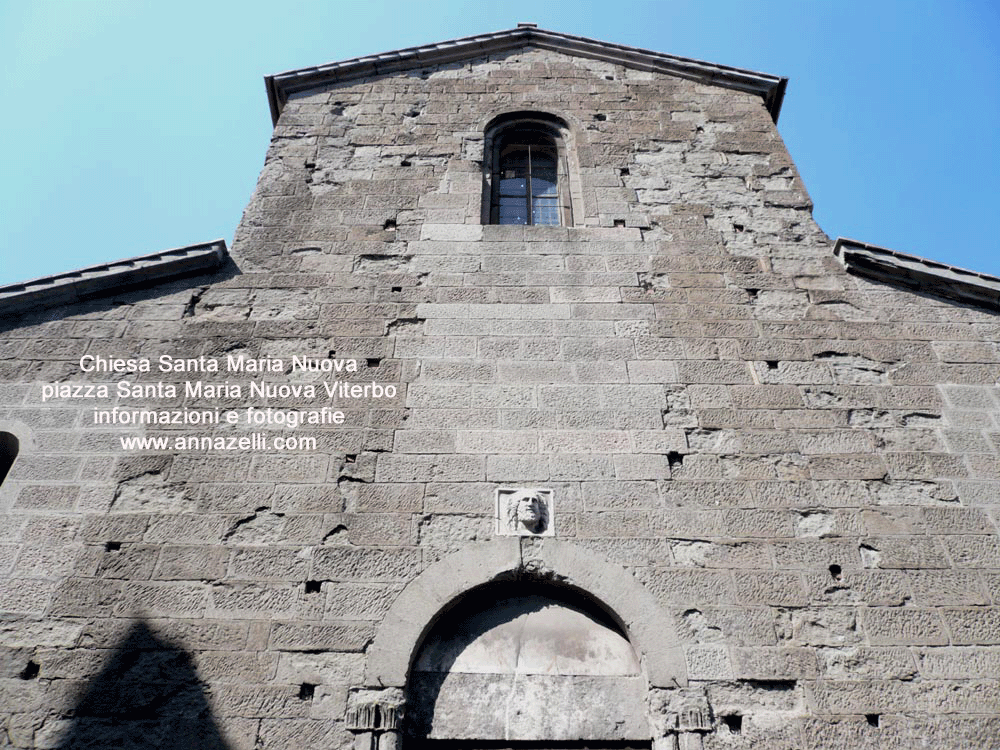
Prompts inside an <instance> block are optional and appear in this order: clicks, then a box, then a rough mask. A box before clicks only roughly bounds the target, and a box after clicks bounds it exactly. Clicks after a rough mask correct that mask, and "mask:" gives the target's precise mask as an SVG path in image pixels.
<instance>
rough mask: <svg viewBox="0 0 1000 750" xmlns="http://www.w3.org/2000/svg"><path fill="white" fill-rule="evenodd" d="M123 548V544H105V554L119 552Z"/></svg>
mask: <svg viewBox="0 0 1000 750" xmlns="http://www.w3.org/2000/svg"><path fill="white" fill-rule="evenodd" d="M121 548H122V543H121V542H105V543H104V551H105V552H117V551H118V550H120V549H121Z"/></svg>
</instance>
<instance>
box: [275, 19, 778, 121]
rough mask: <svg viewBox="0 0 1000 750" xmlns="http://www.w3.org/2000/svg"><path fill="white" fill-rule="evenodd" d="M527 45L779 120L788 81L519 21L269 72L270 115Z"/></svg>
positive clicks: (277, 114)
mask: <svg viewBox="0 0 1000 750" xmlns="http://www.w3.org/2000/svg"><path fill="white" fill-rule="evenodd" d="M528 46H530V47H537V48H540V49H547V50H552V51H554V52H563V53H565V54H567V55H575V56H577V57H587V58H590V59H592V60H602V61H604V62H610V63H615V64H616V65H624V66H626V67H629V68H635V69H637V70H647V71H652V72H655V73H666V74H668V75H673V76H678V77H679V78H686V79H688V80H691V81H697V82H698V83H704V84H709V85H712V86H722V87H724V88H729V89H735V90H736V91H744V92H748V93H751V94H757V95H758V96H760V97H761V98H762V99H763V100H764V104H765V106H766V107H767V111H768V112H770V113H771V118H772V119H773V120H774V121H775V122H777V121H778V113H779V112H780V111H781V101H782V99H783V98H784V96H785V86H786V85H787V83H788V79H787V78H780V77H778V76H772V75H768V74H767V73H757V72H754V71H752V70H743V69H742V68H731V67H729V66H727V65H717V64H716V63H710V62H703V61H701V60H692V59H690V58H687V57H676V56H674V55H665V54H663V53H661V52H652V51H651V50H646V49H638V48H636V47H626V46H624V45H621V44H611V43H609V42H600V41H598V40H596V39H588V38H586V37H582V36H571V35H570V34H560V33H559V32H557V31H546V30H545V29H539V28H537V27H536V26H535V25H534V24H518V26H517V28H513V29H507V30H505V31H495V32H493V33H490V34H480V35H478V36H468V37H463V38H462V39H452V40H449V41H447V42H438V43H437V44H426V45H422V46H420V47H408V48H406V49H399V50H393V51H392V52H383V53H382V54H379V55H369V56H367V57H355V58H353V59H351V60H342V61H340V62H332V63H327V64H326V65H317V66H315V67H311V68H300V69H299V70H289V71H287V72H285V73H277V74H276V75H273V76H266V77H265V78H264V83H265V85H266V86H267V99H268V102H269V103H270V105H271V120H272V122H273V123H274V124H277V122H278V117H279V116H280V115H281V110H282V109H283V108H284V106H285V102H287V101H288V98H289V96H291V95H292V94H296V93H299V92H301V91H307V90H309V89H314V88H317V87H320V86H325V85H329V84H331V83H342V82H344V81H351V80H354V79H356V78H361V77H364V76H372V75H382V74H385V73H398V72H400V71H404V70H410V69H412V68H420V67H424V66H429V65H439V64H441V63H449V62H454V61H456V60H465V59H468V58H472V57H480V56H482V55H488V54H493V53H499V52H507V51H509V50H514V49H518V48H520V47H528Z"/></svg>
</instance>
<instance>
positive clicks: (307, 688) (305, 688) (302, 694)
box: [299, 682, 316, 701]
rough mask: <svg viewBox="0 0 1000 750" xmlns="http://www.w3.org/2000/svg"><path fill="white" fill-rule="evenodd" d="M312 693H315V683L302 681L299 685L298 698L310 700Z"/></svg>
mask: <svg viewBox="0 0 1000 750" xmlns="http://www.w3.org/2000/svg"><path fill="white" fill-rule="evenodd" d="M314 695H316V686H315V685H313V684H311V683H308V682H303V683H302V684H301V685H299V700H303V701H311V700H312V699H313V696H314Z"/></svg>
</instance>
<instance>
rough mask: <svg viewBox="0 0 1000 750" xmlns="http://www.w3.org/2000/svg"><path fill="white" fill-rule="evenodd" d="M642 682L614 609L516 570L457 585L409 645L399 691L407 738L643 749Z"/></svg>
mask: <svg viewBox="0 0 1000 750" xmlns="http://www.w3.org/2000/svg"><path fill="white" fill-rule="evenodd" d="M646 691H647V682H646V678H645V676H644V675H643V674H642V669H641V666H640V663H639V659H638V657H637V655H636V653H635V650H634V649H633V648H632V645H631V644H630V643H629V641H628V638H627V637H626V635H625V633H624V632H623V631H622V629H621V627H620V625H619V624H618V623H617V622H615V619H614V617H613V616H612V615H611V614H610V613H608V612H606V611H604V610H603V609H602V608H601V607H600V606H599V605H598V604H597V603H596V602H595V601H594V600H593V599H591V598H590V597H588V596H586V595H584V594H583V593H581V592H579V591H575V590H573V589H570V588H565V587H562V586H556V585H552V584H550V583H546V582H544V581H538V580H533V579H532V578H530V577H523V578H520V579H518V580H513V581H507V582H499V583H492V584H489V585H485V586H480V587H478V588H476V589H474V590H472V591H470V592H468V593H467V594H466V595H465V596H463V597H462V599H461V600H460V601H459V602H458V603H457V604H455V605H454V606H453V607H451V608H450V609H449V610H448V612H447V613H446V614H444V615H443V616H442V617H441V618H439V619H438V621H437V623H436V624H435V626H434V627H433V628H432V629H431V630H430V632H429V633H428V634H427V636H426V638H425V639H424V641H423V644H422V645H421V648H420V651H419V652H418V654H417V656H416V659H415V660H414V663H413V667H412V670H411V673H410V679H409V681H408V684H407V689H406V706H407V722H406V730H405V734H406V736H407V743H408V745H407V746H409V747H412V746H414V745H416V746H418V747H426V748H437V747H440V748H450V747H462V748H476V747H491V748H495V747H512V748H515V747H516V748H521V747H525V748H526V747H546V746H550V745H546V744H538V743H552V742H555V743H567V742H573V743H578V742H586V743H587V746H588V747H609V748H610V747H615V748H621V747H634V748H641V747H649V739H650V729H649V723H648V720H647V718H646V713H647V712H646V700H645V698H646Z"/></svg>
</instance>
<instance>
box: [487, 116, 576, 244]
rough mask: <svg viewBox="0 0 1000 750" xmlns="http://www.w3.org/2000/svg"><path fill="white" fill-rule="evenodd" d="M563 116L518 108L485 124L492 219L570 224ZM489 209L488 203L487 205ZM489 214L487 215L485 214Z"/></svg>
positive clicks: (553, 224)
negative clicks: (487, 125)
mask: <svg viewBox="0 0 1000 750" xmlns="http://www.w3.org/2000/svg"><path fill="white" fill-rule="evenodd" d="M566 130H567V128H566V126H565V124H564V123H562V121H561V120H558V119H557V118H555V117H553V116H551V115H546V114H544V113H540V112H514V113H511V114H508V115H504V116H502V117H501V118H498V119H497V120H494V121H493V122H492V123H491V124H490V126H489V127H487V129H486V149H487V151H486V154H487V157H488V159H489V169H488V170H487V176H488V180H489V185H488V187H489V190H488V194H484V199H486V198H487V197H488V200H489V213H488V215H487V213H486V211H485V210H484V212H483V213H484V220H488V223H490V224H521V225H524V226H567V225H569V224H571V223H572V211H571V207H570V198H569V195H570V191H569V185H568V179H567V177H568V174H567V166H566V154H565V145H564V139H563V133H564V132H566ZM484 208H485V207H484ZM487 217H488V218H487Z"/></svg>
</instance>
